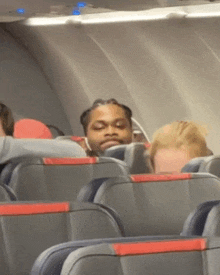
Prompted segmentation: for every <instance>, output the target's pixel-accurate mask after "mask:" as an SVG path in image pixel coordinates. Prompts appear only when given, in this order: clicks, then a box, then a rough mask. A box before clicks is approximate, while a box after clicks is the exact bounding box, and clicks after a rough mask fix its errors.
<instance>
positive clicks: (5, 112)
mask: <svg viewBox="0 0 220 275" xmlns="http://www.w3.org/2000/svg"><path fill="white" fill-rule="evenodd" d="M13 132H14V119H13V116H12V112H11V110H10V109H9V108H8V107H7V106H6V105H5V104H3V103H2V102H0V137H4V136H13Z"/></svg>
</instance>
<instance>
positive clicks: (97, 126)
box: [93, 125, 104, 131]
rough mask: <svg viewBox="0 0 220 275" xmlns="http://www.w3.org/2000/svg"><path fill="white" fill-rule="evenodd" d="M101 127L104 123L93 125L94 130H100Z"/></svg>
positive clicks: (102, 127)
mask: <svg viewBox="0 0 220 275" xmlns="http://www.w3.org/2000/svg"><path fill="white" fill-rule="evenodd" d="M102 129H104V125H95V126H94V127H93V130H95V131H99V130H102Z"/></svg>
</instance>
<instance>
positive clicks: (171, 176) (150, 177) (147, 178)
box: [131, 173, 192, 182]
mask: <svg viewBox="0 0 220 275" xmlns="http://www.w3.org/2000/svg"><path fill="white" fill-rule="evenodd" d="M191 178H192V175H191V174H189V173H182V174H167V175H155V174H146V175H131V180H132V181H133V182H143V181H172V180H186V179H191Z"/></svg>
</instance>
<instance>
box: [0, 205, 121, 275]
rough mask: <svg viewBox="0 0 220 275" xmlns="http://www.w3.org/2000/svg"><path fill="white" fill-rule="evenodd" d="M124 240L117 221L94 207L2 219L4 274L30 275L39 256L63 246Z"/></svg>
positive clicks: (0, 260)
mask: <svg viewBox="0 0 220 275" xmlns="http://www.w3.org/2000/svg"><path fill="white" fill-rule="evenodd" d="M19 204H20V203H19ZM24 204H25V203H24ZM30 207H31V206H30ZM99 225H100V226H99ZM121 236H122V235H121V230H120V228H119V226H118V224H117V222H116V221H115V219H114V217H113V216H111V214H110V213H108V212H107V211H106V210H104V209H102V208H101V207H99V206H96V205H90V204H72V205H70V210H69V212H61V213H48V212H46V213H43V214H35V215H18V216H17V215H14V216H0V240H1V247H0V256H2V257H0V264H1V265H0V274H1V275H15V274H16V275H29V274H30V270H31V267H32V265H33V263H34V261H35V259H36V258H37V256H38V255H39V254H40V253H41V252H43V251H44V250H45V249H47V248H49V247H51V246H53V245H56V244H59V243H63V242H67V241H73V240H83V239H96V238H106V237H121ZM48 275H49V274H48Z"/></svg>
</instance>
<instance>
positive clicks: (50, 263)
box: [31, 236, 195, 275]
mask: <svg viewBox="0 0 220 275" xmlns="http://www.w3.org/2000/svg"><path fill="white" fill-rule="evenodd" d="M192 238H195V237H192ZM174 239H175V240H184V239H190V238H186V237H180V236H141V237H127V238H125V237H123V238H105V239H93V240H83V241H72V242H66V243H62V244H58V245H55V246H52V247H50V248H48V249H46V250H45V251H44V252H42V253H41V254H40V255H39V256H38V258H37V259H36V261H35V263H34V265H33V268H32V270H31V275H48V274H50V275H60V273H61V269H62V266H63V263H64V261H65V260H66V258H67V257H68V255H69V254H70V253H72V252H73V251H76V250H77V249H79V248H82V247H87V246H91V245H97V244H102V243H105V244H106V243H129V242H146V241H148V242H150V241H151V242H152V241H155V242H156V241H157V242H158V241H162V240H163V241H164V240H167V241H169V240H174Z"/></svg>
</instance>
